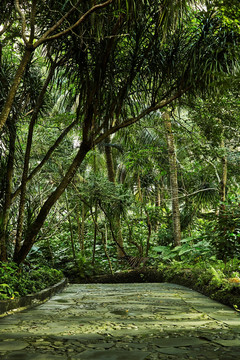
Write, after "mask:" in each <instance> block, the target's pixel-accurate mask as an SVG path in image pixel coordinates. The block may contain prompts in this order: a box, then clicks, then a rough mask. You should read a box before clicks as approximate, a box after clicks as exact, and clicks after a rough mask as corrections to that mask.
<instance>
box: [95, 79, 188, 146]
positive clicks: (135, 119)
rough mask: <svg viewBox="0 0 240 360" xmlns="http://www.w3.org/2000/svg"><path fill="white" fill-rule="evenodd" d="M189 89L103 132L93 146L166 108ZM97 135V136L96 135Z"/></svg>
mask: <svg viewBox="0 0 240 360" xmlns="http://www.w3.org/2000/svg"><path fill="white" fill-rule="evenodd" d="M189 89H190V86H189V87H188V88H186V89H184V90H180V91H178V92H177V93H176V94H175V95H173V96H172V97H170V98H169V99H167V100H163V101H160V102H159V103H158V104H156V105H154V106H149V107H148V108H147V109H145V110H143V111H142V112H141V113H140V114H139V115H138V116H136V117H133V118H130V119H127V120H125V121H123V122H122V123H120V124H117V125H115V126H113V127H111V128H110V129H109V130H107V131H106V132H104V133H103V134H101V135H100V136H98V137H97V138H96V140H94V141H93V145H94V146H95V145H97V144H99V143H100V142H102V141H103V140H104V139H105V138H106V137H107V136H109V135H111V134H114V133H115V132H117V131H118V130H120V129H123V128H125V127H128V126H130V125H132V124H135V123H136V122H138V121H139V120H141V119H142V118H144V116H146V115H148V114H150V113H152V112H154V111H156V110H159V109H162V108H164V107H165V106H167V105H168V104H170V103H172V102H173V101H174V100H176V99H178V98H179V97H181V96H182V95H183V94H184V93H186V92H187V91H188V90H189ZM96 135H97V134H96Z"/></svg>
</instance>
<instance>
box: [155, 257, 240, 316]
mask: <svg viewBox="0 0 240 360" xmlns="http://www.w3.org/2000/svg"><path fill="white" fill-rule="evenodd" d="M239 269H240V261H239V260H235V261H231V262H229V263H227V264H224V263H223V262H222V261H217V262H215V263H207V262H199V263H197V264H192V265H191V264H190V265H187V264H186V263H182V262H177V261H174V262H172V263H171V264H160V265H159V266H158V272H159V276H160V277H161V278H162V281H166V282H174V283H176V284H180V285H184V286H188V287H190V288H192V289H194V290H197V291H199V292H201V293H203V294H205V295H207V296H209V297H210V298H211V299H213V300H217V301H219V302H221V303H223V304H226V305H229V306H233V307H234V308H235V309H236V310H238V308H240V272H239Z"/></svg>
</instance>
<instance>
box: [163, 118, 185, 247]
mask: <svg viewBox="0 0 240 360" xmlns="http://www.w3.org/2000/svg"><path fill="white" fill-rule="evenodd" d="M163 119H164V124H165V129H166V139H167V147H168V158H169V170H170V183H171V196H172V218H173V237H174V245H175V246H178V245H181V221H180V210H179V200H178V174H177V159H176V151H175V142H174V136H173V132H172V124H171V120H170V114H169V112H168V111H165V113H164V114H163Z"/></svg>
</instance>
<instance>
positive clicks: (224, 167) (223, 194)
mask: <svg viewBox="0 0 240 360" xmlns="http://www.w3.org/2000/svg"><path fill="white" fill-rule="evenodd" d="M221 147H222V149H224V148H225V143H224V140H223V139H222V144H221ZM220 185H221V188H220V198H221V201H222V202H225V201H226V186H227V156H226V155H224V156H223V157H222V179H221V184H220Z"/></svg>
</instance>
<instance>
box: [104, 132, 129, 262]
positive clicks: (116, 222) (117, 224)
mask: <svg viewBox="0 0 240 360" xmlns="http://www.w3.org/2000/svg"><path fill="white" fill-rule="evenodd" d="M105 141H106V143H107V144H110V137H109V136H108V137H106V140H105ZM105 157H106V165H107V172H108V180H109V181H110V182H112V183H114V184H115V171H114V165H113V157H112V148H111V146H109V145H107V146H105ZM113 226H114V230H115V229H116V241H117V244H118V245H117V255H118V258H119V259H121V258H122V257H124V256H125V253H124V252H123V251H122V249H123V248H124V244H123V237H122V225H121V217H120V214H119V215H116V216H115V217H114V219H113Z"/></svg>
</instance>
